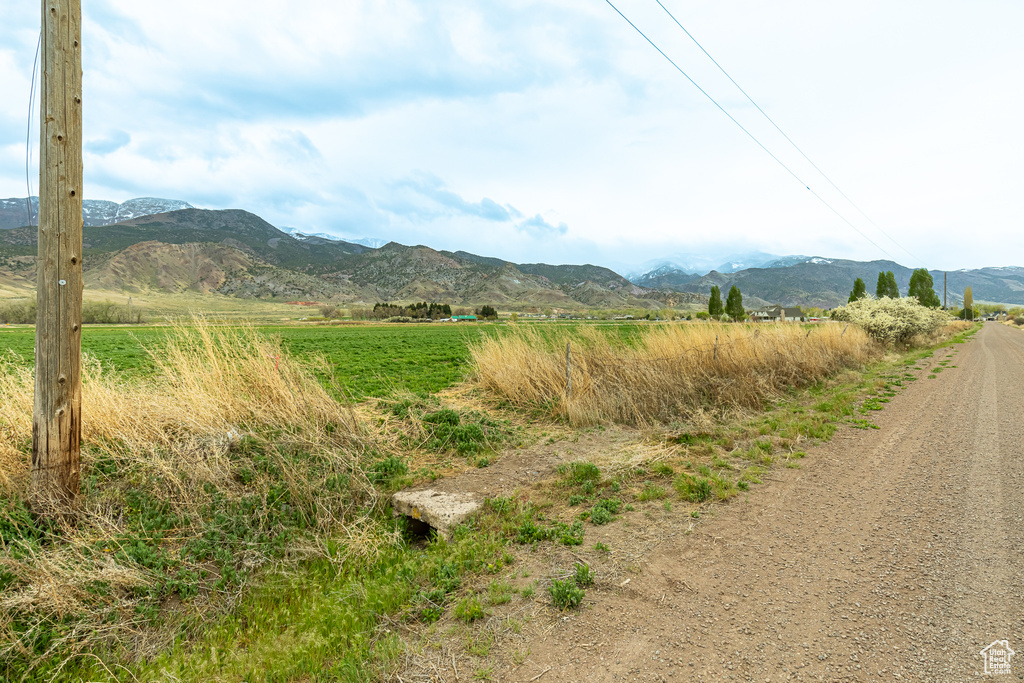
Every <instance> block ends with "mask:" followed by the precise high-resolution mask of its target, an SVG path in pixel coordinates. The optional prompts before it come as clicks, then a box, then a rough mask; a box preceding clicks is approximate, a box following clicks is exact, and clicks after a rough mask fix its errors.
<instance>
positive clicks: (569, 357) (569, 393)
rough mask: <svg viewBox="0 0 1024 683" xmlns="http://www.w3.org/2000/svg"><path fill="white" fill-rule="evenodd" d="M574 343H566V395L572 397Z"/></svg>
mask: <svg viewBox="0 0 1024 683" xmlns="http://www.w3.org/2000/svg"><path fill="white" fill-rule="evenodd" d="M571 345H572V342H565V395H566V396H572V355H571V351H570V348H571Z"/></svg>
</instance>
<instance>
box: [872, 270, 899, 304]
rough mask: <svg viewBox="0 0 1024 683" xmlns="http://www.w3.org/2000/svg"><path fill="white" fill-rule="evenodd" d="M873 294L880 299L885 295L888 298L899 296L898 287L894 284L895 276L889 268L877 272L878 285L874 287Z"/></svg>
mask: <svg viewBox="0 0 1024 683" xmlns="http://www.w3.org/2000/svg"><path fill="white" fill-rule="evenodd" d="M875 296H876V297H877V298H879V299H881V298H882V297H883V296H887V297H889V298H890V299H899V298H900V288H899V286H898V285H897V284H896V276H895V275H893V273H892V271H891V270H887V271H885V272H884V273H879V274H878V285H877V286H876V287H875Z"/></svg>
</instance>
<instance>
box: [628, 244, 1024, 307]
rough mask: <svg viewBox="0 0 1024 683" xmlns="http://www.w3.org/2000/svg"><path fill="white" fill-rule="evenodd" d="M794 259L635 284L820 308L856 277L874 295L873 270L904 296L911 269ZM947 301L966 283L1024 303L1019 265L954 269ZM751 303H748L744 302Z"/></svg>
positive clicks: (982, 296) (990, 296)
mask: <svg viewBox="0 0 1024 683" xmlns="http://www.w3.org/2000/svg"><path fill="white" fill-rule="evenodd" d="M800 258H802V259H803V260H800V261H798V262H796V263H792V262H787V261H788V259H787V260H784V261H782V262H775V263H773V264H771V265H770V266H769V267H767V268H747V269H744V270H739V271H736V272H735V273H721V272H718V271H711V272H710V273H708V274H707V275H704V276H702V277H693V276H688V275H686V274H680V273H678V272H674V271H670V272H664V273H657V272H655V273H652V274H651V275H652V277H646V276H645V277H644V278H641V279H640V281H639V282H638V284H642V285H645V286H647V287H652V288H656V289H660V290H671V291H683V292H691V293H698V294H707V293H708V292H710V291H711V287H712V285H718V286H719V288H720V289H721V290H722V293H723V295H724V294H725V293H726V292H727V291H728V289H729V288H730V287H732V286H733V285H736V286H738V287H739V288H740V291H742V292H743V299H744V303H747V299H748V296H755V297H757V298H759V299H762V300H764V301H766V302H770V303H777V304H782V305H785V306H820V307H822V308H832V307H835V306H839V305H842V304H845V303H846V302H847V300H848V298H849V296H850V291H851V290H852V289H853V282H854V280H855V279H856V278H858V277H859V278H861V279H863V280H864V283H865V284H866V285H867V289H868V292H870V293H874V291H875V285H876V283H877V281H878V273H879V272H881V271H890V270H891V271H892V272H893V274H894V275H895V276H896V283H897V284H898V285H899V286H900V291H901V292H902V293H903V294H904V295H906V293H907V288H908V287H909V285H910V275H911V273H913V269H912V268H907V267H906V266H901V265H900V264H898V263H896V262H894V261H881V260H880V261H868V262H864V261H850V260H845V259H829V258H823V257H820V256H814V257H800ZM930 272H931V274H932V279H933V281H934V283H935V292H936V293H937V294H938V295H939V298H940V299H941V298H942V283H943V272H942V271H938V270H934V271H930ZM948 278H949V279H948V285H947V288H948V301H949V304H950V305H954V304H956V305H959V304H960V303H961V302H962V300H963V291H964V288H965V287H966V286H968V285H970V286H971V288H972V292H973V294H974V300H975V301H992V302H1000V303H1007V304H1017V305H1021V304H1024V268H1019V267H1008V268H981V269H976V270H958V271H950V272H949V273H948ZM749 305H750V304H748V306H749Z"/></svg>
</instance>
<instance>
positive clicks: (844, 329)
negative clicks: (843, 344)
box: [839, 323, 850, 339]
mask: <svg viewBox="0 0 1024 683" xmlns="http://www.w3.org/2000/svg"><path fill="white" fill-rule="evenodd" d="M848 329H850V323H846V327H844V328H843V334H846V331H847V330H848ZM843 334H841V335H839V338H840V339H842V338H843Z"/></svg>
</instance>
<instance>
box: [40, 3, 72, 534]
mask: <svg viewBox="0 0 1024 683" xmlns="http://www.w3.org/2000/svg"><path fill="white" fill-rule="evenodd" d="M42 25H43V26H42V28H43V36H42V56H43V68H42V98H41V100H40V102H41V107H40V150H39V258H38V261H37V263H36V304H37V311H38V312H37V314H36V376H35V400H34V405H33V414H32V493H31V498H32V503H33V506H34V507H35V508H36V509H37V510H38V511H39V512H40V513H42V514H48V513H58V512H59V511H60V509H61V508H63V507H65V506H66V505H68V504H70V503H71V502H73V501H74V499H75V497H76V496H77V495H78V485H79V452H80V440H81V434H82V376H81V355H82V286H83V285H82V177H83V171H82V47H81V40H82V4H81V0H42Z"/></svg>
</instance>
